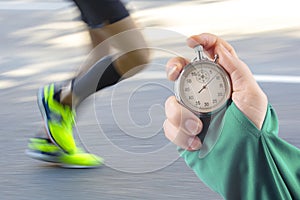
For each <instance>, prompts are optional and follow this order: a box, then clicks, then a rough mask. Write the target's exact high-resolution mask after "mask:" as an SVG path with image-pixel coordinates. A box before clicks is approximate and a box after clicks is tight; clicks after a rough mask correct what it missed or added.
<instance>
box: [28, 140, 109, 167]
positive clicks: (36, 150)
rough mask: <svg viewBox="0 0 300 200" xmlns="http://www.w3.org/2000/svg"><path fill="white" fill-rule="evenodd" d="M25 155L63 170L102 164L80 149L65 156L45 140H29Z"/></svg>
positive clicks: (101, 160)
mask: <svg viewBox="0 0 300 200" xmlns="http://www.w3.org/2000/svg"><path fill="white" fill-rule="evenodd" d="M26 154H27V155H28V156H29V157H31V158H33V159H37V160H41V161H46V162H52V163H57V164H58V165H59V166H61V167H64V168H96V167H99V166H101V165H102V164H103V162H104V160H103V159H102V158H100V157H98V156H96V155H94V154H90V153H86V152H84V151H83V150H82V149H80V148H77V150H76V152H75V153H73V154H67V153H65V152H64V151H63V150H62V149H60V148H59V147H57V146H56V145H55V144H53V143H52V142H51V141H50V140H49V139H46V138H30V140H29V143H28V149H27V150H26Z"/></svg>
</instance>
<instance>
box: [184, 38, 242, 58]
mask: <svg viewBox="0 0 300 200" xmlns="http://www.w3.org/2000/svg"><path fill="white" fill-rule="evenodd" d="M187 44H188V46H189V47H191V48H194V47H195V46H197V45H199V44H200V45H202V46H203V49H204V50H205V51H206V52H207V53H208V55H209V56H210V58H214V56H215V55H216V54H217V49H218V48H219V47H220V46H223V47H224V48H225V49H226V50H227V51H228V52H229V53H230V54H231V55H232V56H235V57H237V54H236V52H235V50H234V48H233V47H232V46H231V45H230V44H229V43H228V42H226V41H225V40H223V39H222V38H220V37H218V36H216V35H213V34H210V33H202V34H199V35H194V36H191V37H189V38H188V40H187Z"/></svg>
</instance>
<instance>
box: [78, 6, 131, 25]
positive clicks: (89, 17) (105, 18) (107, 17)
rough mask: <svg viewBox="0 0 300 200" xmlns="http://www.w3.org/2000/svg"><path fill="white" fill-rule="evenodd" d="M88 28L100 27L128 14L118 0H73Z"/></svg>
mask: <svg viewBox="0 0 300 200" xmlns="http://www.w3.org/2000/svg"><path fill="white" fill-rule="evenodd" d="M73 1H74V2H75V4H76V5H77V7H78V8H79V10H80V12H81V16H82V20H83V21H84V22H85V23H86V24H87V25H88V26H89V27H90V28H101V27H102V26H104V25H106V24H112V23H115V22H117V21H119V20H121V19H123V18H125V17H128V16H129V12H128V11H127V9H126V8H125V6H124V5H123V3H122V2H121V1H120V0H73Z"/></svg>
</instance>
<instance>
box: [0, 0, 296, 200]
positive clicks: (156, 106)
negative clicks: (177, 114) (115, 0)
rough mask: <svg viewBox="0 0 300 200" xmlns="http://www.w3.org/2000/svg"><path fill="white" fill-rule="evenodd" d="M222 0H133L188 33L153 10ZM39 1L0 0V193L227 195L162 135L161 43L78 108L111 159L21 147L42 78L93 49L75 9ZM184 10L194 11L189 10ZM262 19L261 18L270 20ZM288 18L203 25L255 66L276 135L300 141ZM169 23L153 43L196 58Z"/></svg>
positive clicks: (82, 136)
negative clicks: (147, 59) (47, 157)
mask: <svg viewBox="0 0 300 200" xmlns="http://www.w3.org/2000/svg"><path fill="white" fill-rule="evenodd" d="M12 2H13V3H15V4H14V5H13V6H12ZM226 2H227V3H230V2H235V1H221V2H213V1H210V3H209V4H208V1H193V3H191V1H185V4H183V3H182V2H180V1H167V0H165V1H160V4H159V6H158V5H157V4H158V3H157V2H154V1H146V0H140V1H133V2H132V3H134V9H135V10H136V11H135V16H136V17H138V20H139V22H141V23H144V25H145V26H148V25H149V26H150V25H153V26H154V25H155V26H156V27H160V28H168V30H173V31H176V32H181V33H182V34H191V33H190V31H193V30H190V29H189V30H188V31H187V32H185V31H186V30H187V29H186V26H184V24H182V22H179V21H178V26H174V23H171V22H172V21H170V19H169V18H168V17H167V16H165V15H164V16H163V17H162V18H163V19H164V20H161V21H158V20H157V18H156V17H157V16H153V18H151V13H152V12H153V11H154V10H155V9H156V11H157V12H159V11H163V10H164V9H167V10H168V9H170V10H172V9H174V7H172V6H175V8H176V6H181V7H182V8H184V6H191V5H193V7H197V6H198V7H197V8H199V9H202V8H203V6H206V7H205V8H206V9H213V8H215V9H216V8H218V5H220V4H222V3H226ZM24 3H26V4H24ZM38 3H40V2H39V1H34V0H31V1H29V0H26V1H25V0H24V1H22V2H21V3H19V4H16V1H9V2H7V1H0V21H1V22H2V24H5V26H2V29H1V32H0V34H1V35H0V36H1V37H0V41H1V43H0V44H1V46H0V65H1V67H0V78H1V79H0V96H1V98H0V105H1V112H0V123H1V127H0V134H1V140H0V143H1V145H0V150H1V160H0V164H1V169H2V170H1V172H0V177H1V179H0V194H1V196H2V197H4V199H8V200H10V199H12V200H16V199H18V200H20V199H24V200H28V199H55V198H56V199H64V200H67V199H172V200H174V199H221V198H220V197H219V196H218V195H217V194H215V193H213V192H212V191H210V190H209V189H208V188H207V187H206V186H205V185H204V184H203V183H202V182H201V181H199V180H198V179H197V178H196V176H195V175H194V174H193V173H192V171H191V170H189V169H188V168H187V167H186V165H185V164H184V162H183V161H182V159H180V158H178V155H177V153H176V148H175V146H173V145H172V144H170V143H169V142H168V141H167V140H166V139H165V138H164V136H163V132H162V129H161V126H162V123H163V120H164V114H163V112H164V111H163V106H164V100H165V99H166V98H167V97H168V96H170V95H171V94H172V87H173V86H172V83H170V82H168V81H166V79H165V78H164V72H163V64H164V63H165V62H166V60H167V59H168V58H169V57H170V56H172V55H170V53H167V52H164V51H155V57H154V60H153V63H151V66H150V67H149V68H148V69H147V70H145V71H144V72H143V73H141V74H139V75H137V76H136V77H134V78H132V79H129V80H127V81H124V82H122V83H120V84H118V85H117V86H115V87H113V88H110V89H107V90H104V91H102V92H101V93H98V94H97V95H94V96H92V97H91V98H89V99H87V101H86V102H84V103H83V105H82V107H81V108H80V109H79V111H78V113H80V114H79V116H78V123H77V127H76V128H77V129H76V133H77V134H76V137H77V139H78V140H79V141H81V142H80V144H81V145H82V146H86V147H87V148H88V149H89V150H90V151H92V152H95V153H97V154H99V155H102V156H103V157H104V158H105V159H106V161H107V164H106V165H105V166H103V167H101V168H99V169H93V170H70V169H61V168H57V167H55V166H52V165H48V164H44V163H41V162H38V161H35V160H32V159H30V158H28V157H26V156H25V155H24V150H25V149H26V143H27V139H28V138H29V137H30V136H32V135H34V134H35V133H36V132H38V131H39V130H40V129H41V122H40V114H39V111H38V108H37V106H36V103H35V93H36V90H37V89H38V88H39V87H40V86H41V85H42V84H45V83H48V82H50V81H56V80H63V79H66V78H68V77H70V76H71V74H70V72H71V71H74V70H75V69H76V68H77V66H80V64H81V63H82V62H83V61H84V59H85V58H86V55H87V53H88V51H87V49H88V47H87V45H88V41H87V40H86V39H85V36H86V32H85V31H84V26H83V24H81V22H80V21H78V20H77V19H78V15H77V14H76V12H75V10H74V8H73V7H69V3H67V2H65V3H63V2H61V1H58V0H56V1H51V2H48V4H42V3H40V4H38ZM24 5H26V6H24ZM140 9H145V12H141V10H140ZM271 10H272V9H271ZM184 14H185V15H183V16H187V17H188V16H189V14H190V13H188V12H187V11H185V13H184ZM283 15H284V16H283V18H285V19H286V18H288V17H289V15H288V14H286V15H285V14H283ZM259 17H260V18H261V19H262V20H261V21H259V22H261V26H263V22H262V21H263V19H265V18H264V16H262V15H260V16H259ZM297 17H299V16H293V18H296V19H299V18H297ZM228 18H230V17H228ZM195 21H196V20H195ZM212 21H214V19H212ZM291 21H292V20H291ZM190 23H192V22H190ZM194 23H196V22H194ZM214 23H215V22H214ZM223 23H228V25H229V24H231V23H229V22H228V21H227V22H226V21H224V22H222V24H223ZM289 23H290V24H289V27H286V26H283V25H282V24H283V23H277V25H278V27H266V29H265V30H264V31H259V29H256V30H255V31H254V30H253V29H252V26H253V25H252V24H251V23H249V24H248V25H249V27H251V28H249V32H247V30H248V29H245V27H241V26H240V25H239V24H238V23H237V24H236V25H232V24H231V27H232V29H231V31H232V32H231V33H230V32H228V31H226V29H225V28H224V27H223V26H225V25H224V24H223V25H222V28H219V29H216V28H214V27H213V26H211V25H206V26H205V27H206V29H207V30H208V31H213V30H216V31H217V33H218V34H220V35H222V36H223V37H224V38H226V39H228V40H230V42H231V43H232V44H233V45H234V47H235V48H236V49H237V51H238V52H239V55H240V56H241V58H242V59H243V60H245V61H246V62H247V63H248V64H249V65H250V66H251V70H252V71H253V73H254V74H255V75H256V78H257V80H258V81H259V83H260V85H261V86H262V88H263V89H264V90H265V92H266V93H267V94H268V97H269V100H270V102H271V103H272V104H273V106H274V107H275V108H276V110H277V113H278V116H279V120H280V121H279V122H280V136H281V137H282V138H284V139H285V140H287V141H288V142H290V143H292V144H293V145H295V146H297V147H299V148H300V136H299V122H300V116H299V114H298V113H300V103H299V100H298V97H299V98H300V91H299V84H300V81H299V80H300V70H299V61H300V60H299V58H300V49H299V47H300V36H299V27H297V24H293V23H291V22H289ZM207 24H213V23H207ZM258 24H260V23H258ZM253 27H254V26H253ZM176 28H178V29H176ZM241 29H243V31H241ZM250 29H251V30H250ZM168 30H165V29H164V30H161V29H158V30H157V29H155V30H152V29H149V30H147V31H146V34H148V35H147V36H148V37H149V40H151V42H153V45H154V46H155V47H161V46H163V48H164V49H167V50H173V51H175V52H179V53H183V54H185V53H186V55H187V56H188V57H191V58H192V56H193V52H192V51H190V50H186V49H185V48H183V47H182V46H183V44H184V36H183V35H181V34H178V33H174V32H173V31H168ZM201 30H202V28H201ZM197 31H198V30H197ZM173 34H174V35H173ZM170 35H172V36H174V37H169V36H170ZM152 40H153V41H152ZM181 40H182V41H181ZM128 91H130V92H128Z"/></svg>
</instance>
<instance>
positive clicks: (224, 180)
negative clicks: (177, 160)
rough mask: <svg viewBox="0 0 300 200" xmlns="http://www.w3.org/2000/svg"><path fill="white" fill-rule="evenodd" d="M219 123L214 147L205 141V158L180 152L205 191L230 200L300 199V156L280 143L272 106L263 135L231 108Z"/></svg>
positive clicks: (208, 135)
mask: <svg viewBox="0 0 300 200" xmlns="http://www.w3.org/2000/svg"><path fill="white" fill-rule="evenodd" d="M212 123H214V122H213V121H212ZM217 123H218V124H220V123H221V124H222V126H221V128H220V127H219V128H218V129H217V130H216V131H217V132H218V134H215V135H214V136H213V139H214V140H215V142H214V143H212V142H211V140H212V139H211V138H210V137H211V136H210V135H213V134H211V133H210V132H208V134H207V135H206V137H205V140H204V144H203V145H204V146H205V143H206V141H208V142H209V141H210V143H211V144H210V147H209V148H207V149H208V150H207V149H206V150H205V151H206V152H205V153H204V154H203V152H201V151H203V149H201V150H199V151H194V152H190V151H185V150H182V149H181V150H179V152H180V155H181V156H182V157H183V158H184V160H185V162H186V163H187V165H188V166H189V167H190V168H192V169H193V171H194V172H195V173H196V175H197V176H198V177H199V178H200V179H201V180H202V181H203V182H204V183H205V184H206V185H207V186H208V187H210V188H211V189H212V190H214V191H215V192H217V193H219V194H220V195H221V196H222V197H223V198H225V199H230V200H233V199H249V200H254V199H260V200H262V199H268V200H269V199H272V200H275V199H285V200H287V199H300V150H299V149H297V148H296V147H294V146H292V145H290V144H288V143H287V142H285V141H284V140H282V139H280V138H279V137H278V120H277V116H276V113H275V111H274V109H273V108H272V106H271V105H269V106H268V109H267V113H266V117H265V121H264V124H263V127H262V129H261V130H258V129H257V128H256V127H255V125H254V124H253V123H252V122H251V121H250V120H249V119H248V118H247V117H246V116H245V115H244V114H243V113H242V112H241V111H240V110H239V109H238V108H237V107H236V105H235V104H234V103H231V105H230V106H229V107H228V108H227V110H226V112H225V114H224V115H223V116H222V121H221V122H220V121H217ZM216 135H217V136H216Z"/></svg>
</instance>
